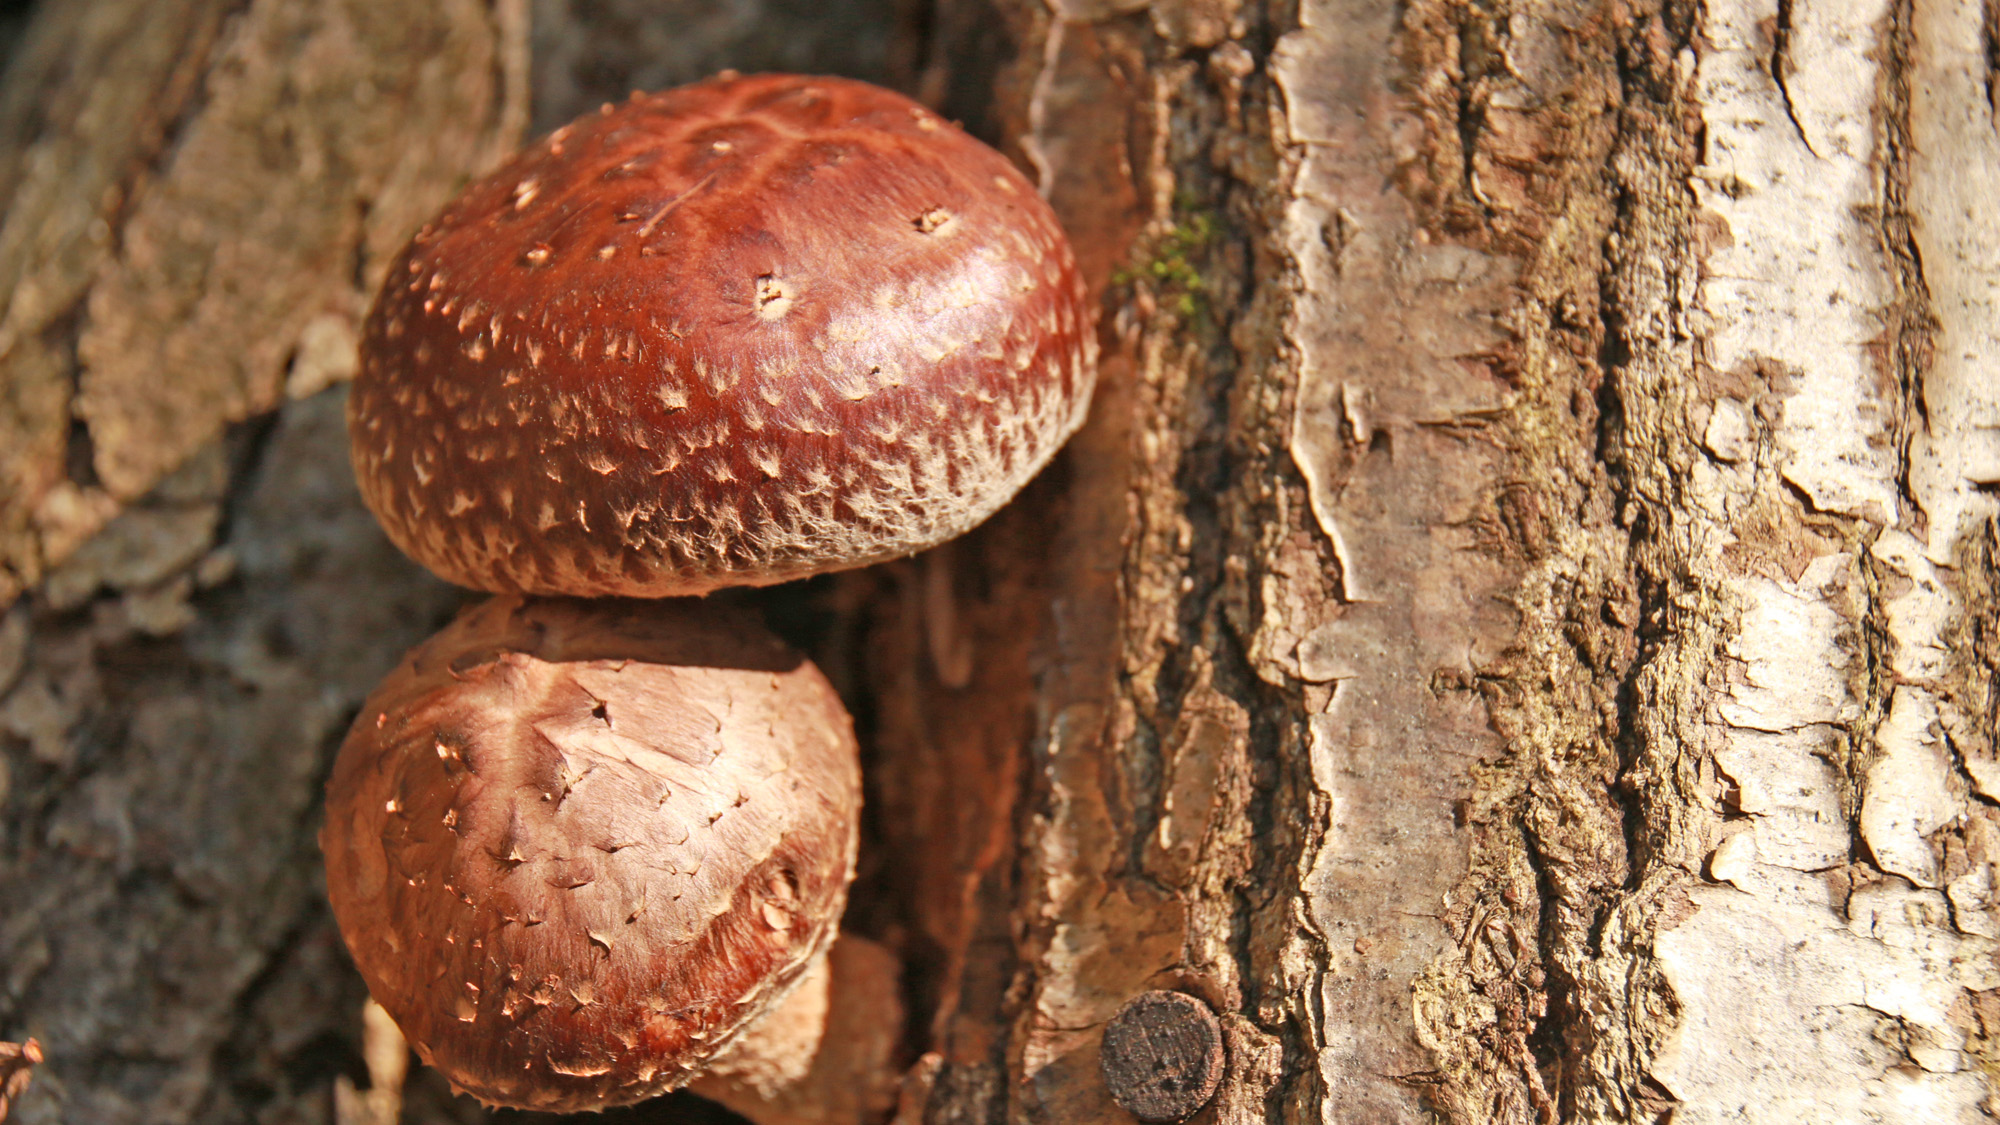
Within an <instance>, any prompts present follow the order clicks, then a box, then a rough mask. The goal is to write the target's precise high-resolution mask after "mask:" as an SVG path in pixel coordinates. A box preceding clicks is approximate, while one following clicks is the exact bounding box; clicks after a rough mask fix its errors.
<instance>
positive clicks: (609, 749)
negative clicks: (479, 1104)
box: [320, 598, 860, 1112]
mask: <svg viewBox="0 0 2000 1125" xmlns="http://www.w3.org/2000/svg"><path fill="white" fill-rule="evenodd" d="M859 805H860V773H859V766H858V764H857V751H856V747H855V742H854V735H853V729H852V723H851V721H850V720H849V718H848V716H847V712H846V711H845V710H844V709H843V708H842V707H841V705H840V701H839V699H838V698H837V697H836V696H835V695H834V693H833V689H832V688H831V687H830V686H829V685H828V684H827V682H826V679H825V677H824V676H822V675H820V673H819V670H818V669H816V668H814V667H813V665H812V664H811V663H810V662H809V661H807V660H806V659H805V658H804V657H802V656H800V655H799V654H797V653H796V652H793V651H791V650H790V649H788V648H786V647H785V646H784V645H783V644H781V643H780V642H778V641H777V640H775V639H773V638H772V637H770V636H769V635H768V634H766V633H765V632H763V630H762V629H760V628H758V627H757V626H756V625H754V624H753V623H751V622H749V621H747V620H745V619H744V618H743V617H741V616H740V615H736V614H732V613H730V612H728V611H726V610H723V609H721V608H719V607H708V606H701V605H690V604H688V603H681V602H665V603H649V602H617V601H601V602H584V601H575V600H547V601H535V600H525V601H524V600H522V599H519V598H501V599H495V600H492V601H489V602H486V603H484V604H482V605H480V606H477V607H475V608H474V609H472V610H470V611H468V612H467V613H466V614H464V615H463V616H461V617H460V618H459V619H458V620H457V621H455V622H454V623H453V624H452V625H451V626H449V627H448V628H446V629H445V630H444V631H443V632H442V633H440V634H438V635H437V636H436V637H433V638H432V639H431V640H429V641H427V642H425V643H424V644H423V645H421V646H419V647H418V648H417V649H415V650H414V651H412V652H411V653H410V654H409V656H408V657H406V658H405V660H404V661H403V663H402V664H401V665H400V666H398V667H397V669H396V670H395V672H394V673H392V674H391V675H390V676H389V678H388V679H387V680H386V681H384V682H383V684H382V686H381V687H379V688H377V689H376V691H375V693H374V694H373V695H371V696H370V697H369V699H368V701H367V703H366V704H365V705H364V706H363V708H362V711H361V714H360V716H359V717H358V718H357V719H356V720H355V723H354V727H353V729H352V730H351V731H350V732H349V733H348V736H347V741H346V743H345V744H344V745H343V746H342V747H341V750H340V755H339V757H338V759H337V760H336V762H335V764H334V769H333V776H332V779H331V781H330V782H329V783H328V785H327V817H326V825H325V827H324V829H322V831H321V835H320V846H321V848H322V850H323V851H324V852H325V856H326V871H327V891H328V895H329V897H330V898H331V899H332V902H333V911H334V916H335V918H336V919H337V920H338V921H339V923H340V931H341V934H342V936H343V937H344V938H345V939H346V941H347V946H348V949H349V950H350V951H351V952H352V953H353V955H354V960H355V962H356V963H357V964H358V965H359V966H360V968H361V974H362V976H363V977H364V978H366V980H367V982H368V988H369V991H370V992H371V993H372V994H373V995H374V997H375V999H376V1001H377V1002H379V1003H380V1004H381V1005H382V1006H383V1007H384V1008H385V1009H387V1010H388V1012H389V1014H390V1015H391V1016H393V1017H395V1020H396V1023H397V1024H398V1025H399V1026H400V1027H401V1028H402V1029H403V1033H404V1035H405V1036H407V1037H408V1039H409V1040H410V1042H411V1044H412V1045H413V1046H414V1047H416V1049H417V1052H418V1054H419V1055H420V1056H421V1057H422V1058H423V1060H424V1061H425V1062H427V1063H429V1064H430V1065H432V1066H435V1067H437V1068H438V1069H439V1070H441V1071H443V1072H444V1074H445V1075H446V1077H448V1078H449V1079H450V1080H451V1081H452V1083H453V1084H454V1086H455V1087H456V1088H458V1089H461V1090H463V1091H465V1092H467V1093H470V1094H472V1095H474V1096H476V1097H478V1098H479V1099H481V1100H482V1101H486V1102H489V1103H492V1104H496V1105H509V1106H517V1107H521V1108H530V1109H542V1110H551V1111H558V1112H567V1111H574V1110H580V1109H592V1108H602V1107H604V1106H607V1105H616V1104H621V1103H624V1102H630V1101H637V1100H639V1099H641V1098H646V1097H650V1096H652V1095H654V1094H657V1093H661V1092H663V1091H665V1090H669V1089H673V1088H675V1087H677V1086H680V1085H682V1084H684V1083H685V1082H687V1081H688V1080H689V1079H690V1078H692V1077H693V1076H694V1072H695V1071H696V1069H697V1068H699V1067H700V1066H701V1064H702V1063H704V1062H705V1061H706V1060H707V1059H709V1058H710V1057H711V1056H713V1055H714V1054H716V1052H717V1051H719V1050H721V1049H722V1048H724V1047H726V1046H728V1045H729V1043H730V1042H731V1041H732V1040H733V1038H734V1037H735V1036H736V1035H737V1034H738V1033H739V1032H740V1031H741V1030H742V1029H743V1028H744V1027H745V1026H746V1025H748V1024H749V1023H751V1022H753V1021H754V1020H755V1019H756V1018H757V1017H758V1016H759V1015H760V1014H762V1013H763V1012H764V1011H765V1010H766V1009H767V1008H768V1007H769V1006H770V1005H772V1004H773V1003H775V1002H776V1001H777V1000H780V999H782V998H783V996H784V995H785V993H786V992H787V991H788V990H789V989H790V988H791V987H792V985H793V984H794V983H796V981H797V980H798V978H799V977H800V975H801V974H802V973H803V972H804V971H805V969H806V967H807V965H808V964H809V963H810V962H811V961H812V960H813V959H814V958H815V957H816V956H817V955H818V954H819V953H820V952H821V951H822V950H823V949H824V948H825V947H826V945H827V944H828V943H829V942H830V941H831V940H832V939H833V936H834V934H835V932H836V930H837V926H838V922H839V918H840V912H841V908H842V906H843V904H844V901H845V898H846V893H847V884H848V882H849V880H850V879H851V878H852V877H853V872H854V856H855V847H856V843H857V823H858V810H859Z"/></svg>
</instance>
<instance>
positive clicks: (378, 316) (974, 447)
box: [349, 75, 1095, 597]
mask: <svg viewBox="0 0 2000 1125" xmlns="http://www.w3.org/2000/svg"><path fill="white" fill-rule="evenodd" d="M1091 322H1092V318H1091V316H1090V313H1089V309H1088V307H1087V306H1086V304H1085V295H1084V286H1083V282H1082V280H1081V278H1080V276H1079V274H1078V272H1077V268H1076V264H1075V261H1074V259H1073V257H1072V255H1071V253H1070V249H1069V244H1068V242H1067V240H1066V239H1065V237H1064V235H1063V232H1062V229H1061V227H1060V226H1059V225H1058V224H1057V222H1056V219H1055V216H1054V214H1053V213H1052V212H1051V211H1050V210H1049V208H1048V206H1047V205H1046V204H1045V203H1043V201H1042V200H1041V198H1040V197H1039V196H1038V195H1036V193H1035V190H1034V187H1033V185H1031V184H1030V183H1029V182H1028V181H1027V180H1026V179H1025V178H1024V177H1023V176H1022V175H1021V174H1020V172H1018V171H1017V170H1016V169H1015V168H1014V166H1013V165H1011V164H1009V163H1008V162H1007V160H1006V159H1005V158H1003V157H1002V156H1000V154H998V153H996V152H994V151H993V150H992V149H990V148H988V147H986V146H985V145H983V144H981V143H980V142H979V141H977V140H975V139H973V138H972V137H970V136H968V135H967V134H966V133H965V132H963V131H962V130H960V129H959V128H958V127H956V126H954V125H952V124H950V123H949V122H946V121H944V120H942V119H940V118H939V117H937V115H935V114H933V113H931V112H930V111H929V110H927V109H924V108H923V107H922V106H920V105H918V104H917V103H915V102H912V101H910V100H909V99H907V98H904V97H902V96H900V95H898V94H894V93H890V92H889V91H886V90H881V89H877V88H875V87H873V86H869V85H865V84H863V83H859V82H852V81H847V80H844V79H838V78H801V77H796V76H788V75H763V76H757V77H749V78H736V77H728V78H718V79H714V80H711V81H707V82H702V83H698V84H696V85H693V86H685V87H682V88H680V89H677V90H670V91H667V92H666V93H662V94H653V95H646V96H638V95H635V96H634V98H633V99H632V100H631V101H629V102H626V103H625V104H623V105H620V106H617V107H612V106H608V105H607V106H606V107H605V108H604V110H603V111H602V112H601V113H598V114H593V115H590V116H586V117H584V118H582V119H580V120H578V121H576V122H574V123H572V124H570V125H568V126H565V127H563V128H561V129H558V130H556V132H555V133H554V134H552V135H550V136H549V137H548V138H547V139H545V140H543V141H542V142H541V143H539V144H537V145H535V146H534V147H532V148H530V149H528V150H527V151H525V152H523V153H522V154H521V155H519V156H518V157H516V158H515V159H514V160H513V161H512V162H511V163H509V164H508V165H506V166H505V167H503V168H502V169H500V170H499V171H498V172H496V173H494V174H493V175H492V176H490V177H488V178H487V179H485V180H483V181H481V182H479V183H476V184H474V185H473V186H472V187H470V188H468V189H467V190H466V191H465V193H464V194H463V195H461V196H460V197H459V198H458V199H457V200H456V201H455V202H454V203H453V204H452V205H451V206H450V207H449V208H448V209H447V210H446V211H445V213H444V214H443V215H442V216H441V217H440V218H439V219H438V220H437V221H436V222H435V223H432V224H431V225H430V226H427V227H425V228H424V229H423V230H422V231H420V232H419V233H418V234H417V236H416V237H415V239H413V240H412V241H411V243H410V245H409V247H408V248H407V249H406V250H405V251H404V253H403V256H402V257H401V259H399V260H398V261H397V262H396V264H395V265H394V266H393V267H392V268H391V271H390V274H389V277H388V280H387V281H386V283H385V284H384V286H383V289H382V292H381V294H380V296H378V297H377V299H376V302H375V306H374V309H373V310H372V311H371V313H370V314H369V317H368V322H367V325H366V328H365V331H364V338H363V343H362V352H361V355H362V361H361V371H360V374H359V376H358V377H357V378H356V380H355V385H354V390H353V395H352V398H351V399H350V405H349V428H350V434H351V437H352V442H353V454H354V465H355V470H356V475H357V476H358V477H359V478H360V481H361V490H362V494H363V496H364V497H366V499H367V501H368V504H369V506H370V507H371V508H373V509H374V511H375V514H376V515H377V516H378V517H379V518H380V519H381V521H382V524H383V526H384V527H385V528H386V529H387V530H388V532H389V535H390V538H392V539H394V540H395V542H396V544H397V545H398V546H400V547H401V548H402V549H403V550H404V551H406V552H408V553H409V554H410V555H411V556H412V557H414V558H416V559H417V560H418V561H419V562H421V563H423V564H424V565H425V566H428V567H429V568H431V569H432V570H434V571H436V572H437V573H438V574H440V575H442V576H443V577H445V578H447V579H449V580H451V581H453V582H457V583H460V584H462V585H467V586H472V587H475V588H479V589H485V590H493V591H499V592H527V593H561V594H576V595H584V596H596V595H630V596H640V597H658V596H664V595H673V594H698V593H705V592H707V591H709V590H712V589H715V588H717V587H720V586H730V585H753V586H755V585H767V584H770V583H773V582H782V581H786V580H788V579H792V578H799V577H804V576H806V575H809V574H816V573H820V572H823V571H828V570H838V569H843V568H846V567H853V566H861V565H865V564H867V563H872V562H878V561H881V560H884V559H889V558H894V557H897V556H901V555H906V554H910V553H912V552H915V551H918V550H921V549H923V548H925V547H929V546H932V545H934V544H936V543H939V542H942V541H944V540H946V539H949V538H951V537H953V536H955V535H959V534H961V533H963V532H965V531H967V530H969V529H970V528H971V527H973V526H974V525H975V524H977V523H979V522H980V521H981V520H983V519H985V518H986V517H987V516H988V515H990V514H992V512H993V511H994V510H995V509H997V508H999V507H1000V505H1001V504H1003V503H1005V502H1006V501H1007V500H1008V499H1009V498H1010V497H1011V496H1013V494H1014V493H1015V492H1016V491H1017V490H1019V488H1020V487H1021V486H1022V485H1023V484H1024V483H1026V482H1027V480H1028V479H1029V478H1030V477H1032V476H1033V475H1034V474H1035V472H1036V471H1037V470H1039V469H1040V468H1041V466H1042V465H1043V464H1044V463H1045V462H1047V460H1048V459H1049V457H1050V456H1051V455H1053V453H1054V452H1055V450H1056V448H1057V447H1058V446H1060V445H1061V444H1062V442H1063V441H1064V439H1066V438H1067V437H1068V436H1069V435H1070V434H1071V433H1072V432H1073V431H1074V430H1075V429H1076V427H1077V426H1078V425H1079V424H1081V422H1082V420H1083V415H1084V412H1085V409H1086V408H1087V406H1088V402H1089V398H1090V389H1091V384H1092V381H1093V378H1094V365H1095V339H1094V335H1093V328H1092V323H1091Z"/></svg>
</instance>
